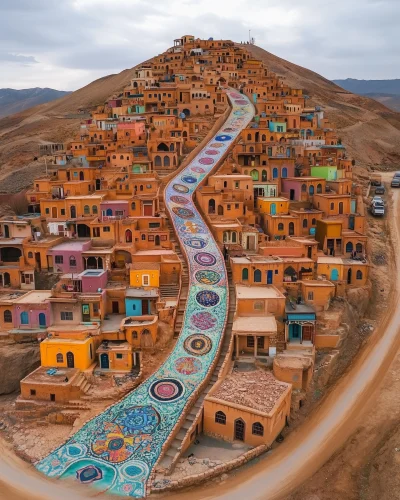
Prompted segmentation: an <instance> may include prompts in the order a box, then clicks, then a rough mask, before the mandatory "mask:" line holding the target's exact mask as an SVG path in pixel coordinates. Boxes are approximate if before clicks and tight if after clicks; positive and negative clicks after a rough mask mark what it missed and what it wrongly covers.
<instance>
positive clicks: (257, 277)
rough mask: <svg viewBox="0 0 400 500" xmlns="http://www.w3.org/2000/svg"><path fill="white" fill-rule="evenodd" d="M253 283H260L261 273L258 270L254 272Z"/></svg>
mask: <svg viewBox="0 0 400 500" xmlns="http://www.w3.org/2000/svg"><path fill="white" fill-rule="evenodd" d="M254 283H261V271H260V270H259V269H256V270H255V271H254Z"/></svg>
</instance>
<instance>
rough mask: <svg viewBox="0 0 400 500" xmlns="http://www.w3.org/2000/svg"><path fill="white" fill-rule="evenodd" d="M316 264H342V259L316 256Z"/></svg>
mask: <svg viewBox="0 0 400 500" xmlns="http://www.w3.org/2000/svg"><path fill="white" fill-rule="evenodd" d="M317 264H337V265H341V264H343V259H342V258H340V257H328V256H326V257H318V259H317Z"/></svg>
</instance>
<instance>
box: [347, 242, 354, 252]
mask: <svg viewBox="0 0 400 500" xmlns="http://www.w3.org/2000/svg"><path fill="white" fill-rule="evenodd" d="M352 251H353V243H352V242H351V241H349V242H348V243H346V252H347V253H350V252H352Z"/></svg>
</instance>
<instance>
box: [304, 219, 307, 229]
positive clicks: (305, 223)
mask: <svg viewBox="0 0 400 500" xmlns="http://www.w3.org/2000/svg"><path fill="white" fill-rule="evenodd" d="M307 226H308V220H307V219H303V228H307Z"/></svg>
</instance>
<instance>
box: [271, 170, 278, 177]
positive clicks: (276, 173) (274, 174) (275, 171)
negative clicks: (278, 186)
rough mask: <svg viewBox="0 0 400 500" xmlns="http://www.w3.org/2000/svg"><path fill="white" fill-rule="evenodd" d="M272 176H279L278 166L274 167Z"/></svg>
mask: <svg viewBox="0 0 400 500" xmlns="http://www.w3.org/2000/svg"><path fill="white" fill-rule="evenodd" d="M272 178H273V179H277V178H278V169H277V168H274V169H272Z"/></svg>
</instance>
